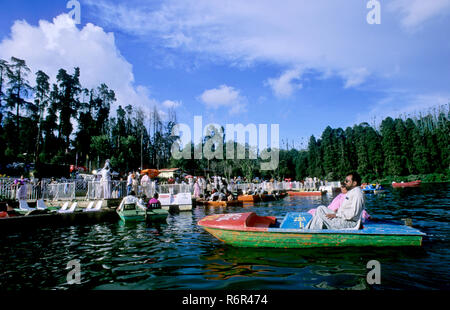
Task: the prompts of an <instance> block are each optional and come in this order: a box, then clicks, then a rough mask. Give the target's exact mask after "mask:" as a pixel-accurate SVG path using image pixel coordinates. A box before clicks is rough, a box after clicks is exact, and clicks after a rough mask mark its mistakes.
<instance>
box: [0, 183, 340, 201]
mask: <svg viewBox="0 0 450 310" xmlns="http://www.w3.org/2000/svg"><path fill="white" fill-rule="evenodd" d="M126 183H127V182H126V181H117V180H112V181H110V182H109V183H106V182H105V183H103V182H102V181H91V180H86V181H85V180H67V181H66V182H61V183H50V180H49V179H43V180H41V183H40V184H33V183H27V184H26V187H27V191H26V196H27V199H28V200H36V199H39V198H43V199H50V200H72V199H75V197H84V198H86V199H99V198H105V197H106V198H123V197H125V196H126V195H127V190H128V189H127V185H126ZM321 185H324V186H331V187H336V188H337V187H339V186H340V183H339V182H325V183H322V184H320V183H318V182H312V181H309V180H308V181H305V182H303V183H302V182H299V181H292V182H286V181H283V182H277V181H275V182H262V183H239V184H232V183H229V185H228V186H227V189H229V190H231V191H232V192H236V191H238V190H242V191H243V192H248V191H253V192H254V191H256V190H260V189H262V190H263V191H267V192H272V191H274V190H318V189H319V186H321ZM208 187H210V188H211V189H212V188H214V183H212V184H210V185H209V186H208ZM17 190H18V185H14V179H9V178H8V179H7V178H0V195H1V196H3V197H5V198H8V199H17V197H16V196H17ZM132 190H133V191H135V193H136V195H138V196H141V195H145V196H147V198H150V197H152V196H153V194H154V193H155V192H158V193H160V194H172V195H176V194H179V193H190V194H193V192H194V185H193V184H185V183H183V184H157V183H156V182H154V181H152V182H148V183H144V184H142V185H141V184H139V185H135V186H134V187H133V188H132ZM200 193H202V194H205V190H204V188H202V187H200Z"/></svg>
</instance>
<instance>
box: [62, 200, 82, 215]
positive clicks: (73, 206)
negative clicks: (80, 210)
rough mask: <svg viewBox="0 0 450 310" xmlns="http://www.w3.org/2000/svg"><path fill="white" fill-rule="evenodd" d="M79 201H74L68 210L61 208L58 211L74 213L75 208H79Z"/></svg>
mask: <svg viewBox="0 0 450 310" xmlns="http://www.w3.org/2000/svg"><path fill="white" fill-rule="evenodd" d="M77 205H78V203H77V202H74V203H72V205H71V206H70V209H68V210H67V209H66V210H59V211H58V213H73V212H75V209H76V208H77Z"/></svg>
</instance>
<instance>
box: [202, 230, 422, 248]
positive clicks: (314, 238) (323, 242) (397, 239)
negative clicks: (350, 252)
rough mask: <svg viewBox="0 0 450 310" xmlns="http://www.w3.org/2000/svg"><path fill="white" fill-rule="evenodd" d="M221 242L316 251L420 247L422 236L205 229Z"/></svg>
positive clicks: (234, 244)
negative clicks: (343, 248)
mask: <svg viewBox="0 0 450 310" xmlns="http://www.w3.org/2000/svg"><path fill="white" fill-rule="evenodd" d="M204 229H205V230H206V231H207V232H209V233H210V234H211V235H213V236H214V237H216V238H217V239H219V240H221V241H222V242H224V243H226V244H229V245H232V246H237V247H270V248H316V247H346V246H376V247H377V246H378V247H380V246H382V247H384V246H421V245H422V236H421V235H383V234H380V235H377V234H370V235H366V234H358V233H342V234H336V233H311V232H304V233H300V232H279V233H276V232H269V231H267V232H264V231H239V230H225V229H216V228H209V227H204Z"/></svg>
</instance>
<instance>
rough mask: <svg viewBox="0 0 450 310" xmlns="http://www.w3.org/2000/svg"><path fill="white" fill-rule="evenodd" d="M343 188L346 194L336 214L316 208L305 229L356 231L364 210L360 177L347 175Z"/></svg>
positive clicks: (355, 173)
mask: <svg viewBox="0 0 450 310" xmlns="http://www.w3.org/2000/svg"><path fill="white" fill-rule="evenodd" d="M345 187H346V189H347V190H348V193H347V195H346V197H345V199H344V202H343V203H342V205H341V206H340V207H339V209H338V210H337V212H335V211H332V210H330V209H328V208H327V207H325V206H320V207H318V208H317V210H316V213H315V214H314V217H313V218H312V219H311V221H310V222H309V223H308V225H306V229H343V228H355V229H357V227H356V226H357V225H359V223H360V220H361V214H362V212H363V210H364V193H363V192H362V190H361V177H360V176H359V174H358V173H357V172H351V173H349V174H348V175H347V177H346V178H345ZM358 228H359V227H358Z"/></svg>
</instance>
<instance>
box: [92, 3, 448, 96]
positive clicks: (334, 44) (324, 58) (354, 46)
mask: <svg viewBox="0 0 450 310" xmlns="http://www.w3.org/2000/svg"><path fill="white" fill-rule="evenodd" d="M449 1H450V0H433V1H425V0H393V3H392V5H390V4H389V3H384V2H383V1H381V8H382V22H381V25H369V24H368V23H367V22H366V16H367V13H368V12H369V11H368V9H367V8H366V3H367V2H366V1H361V0H348V1H329V0H316V1H309V0H291V1H289V0H288V1H284V2H283V4H282V5H280V4H279V3H278V2H276V1H271V0H247V1H221V0H166V1H163V2H158V3H157V4H154V3H152V4H148V2H145V1H133V6H131V5H127V4H115V3H114V2H112V1H109V0H96V1H93V0H87V3H88V4H89V5H90V8H92V9H93V12H97V14H98V16H97V17H98V18H99V21H100V22H101V23H104V24H105V25H108V26H111V27H112V28H113V29H114V28H115V29H120V30H121V31H125V32H127V33H129V34H131V35H134V36H136V37H138V38H139V39H141V40H142V41H147V42H149V43H150V44H152V46H155V42H158V46H159V47H161V46H162V48H167V47H170V48H174V49H176V50H177V52H178V51H180V54H186V55H189V57H192V55H196V56H199V55H200V56H199V57H201V59H202V60H206V61H208V60H210V61H211V62H213V63H215V62H216V60H217V59H224V60H225V61H227V62H228V63H229V64H232V65H237V66H248V65H252V64H254V63H265V64H269V65H273V64H275V65H277V66H280V67H284V68H286V67H287V68H293V67H295V66H297V65H299V64H301V65H302V67H304V68H308V69H311V70H314V71H315V72H317V73H319V74H317V75H316V78H318V77H319V76H320V73H324V74H323V75H322V78H335V77H340V78H342V79H343V81H344V83H343V85H344V87H345V88H351V87H356V86H359V85H361V84H363V83H367V81H368V77H369V76H370V77H374V80H375V79H377V78H378V79H381V80H389V81H390V83H393V82H394V81H401V80H402V79H409V78H410V77H411V76H416V77H420V76H423V77H425V76H427V74H426V73H429V74H428V75H429V76H436V78H437V77H438V76H443V75H446V72H445V71H444V69H443V68H444V67H445V64H448V61H449V60H448V57H447V58H444V57H445V55H448V53H447V54H446V53H445V52H448V51H449V48H450V46H449V45H448V44H447V45H445V44H446V40H445V39H443V36H442V35H438V34H437V33H436V27H437V26H436V25H437V24H432V25H434V26H436V27H435V28H433V27H428V28H426V29H425V33H424V34H423V35H422V36H420V37H419V38H417V37H415V36H413V35H411V33H410V32H409V31H405V28H404V27H398V25H408V26H419V25H424V27H425V26H428V25H429V24H428V23H426V24H425V22H428V21H430V20H431V19H433V18H435V17H439V16H445V15H448V14H449V13H450V6H449V5H448V3H449ZM439 26H440V29H446V28H448V26H449V23H448V20H442V24H441V25H439ZM438 50H440V51H441V52H438ZM185 52H187V53H185ZM431 54H438V55H439V57H435V55H431ZM177 55H179V54H177ZM430 62H432V64H431V65H430V66H427V67H426V68H425V70H429V72H424V68H423V66H422V65H421V64H423V63H430ZM396 67H397V68H401V69H402V70H401V71H399V73H398V74H396V75H395V76H393V75H392V74H391V73H392V68H396ZM436 68H440V69H438V70H439V72H431V71H436V70H437V69H436ZM446 76H448V75H446ZM281 78H282V77H280V79H279V80H278V81H276V79H273V78H272V79H271V80H270V81H271V82H272V85H273V89H274V92H275V93H276V94H277V93H278V94H279V95H283V94H289V93H292V91H293V90H294V89H295V84H292V82H291V83H289V81H288V79H287V80H284V81H283V80H282V79H281ZM400 83H401V82H400ZM400 83H399V84H400ZM419 83H420V82H417V84H419ZM297 85H298V84H297ZM414 86H415V85H413V86H411V89H414ZM277 90H278V92H277Z"/></svg>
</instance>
